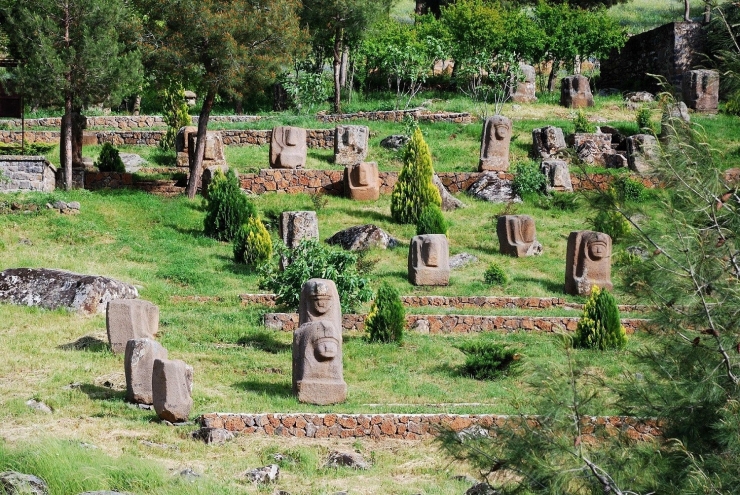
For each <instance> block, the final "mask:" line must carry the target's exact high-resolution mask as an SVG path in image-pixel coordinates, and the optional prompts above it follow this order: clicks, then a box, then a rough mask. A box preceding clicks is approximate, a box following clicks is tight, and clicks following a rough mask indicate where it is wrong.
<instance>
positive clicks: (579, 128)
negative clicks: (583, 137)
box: [573, 110, 596, 134]
mask: <svg viewBox="0 0 740 495" xmlns="http://www.w3.org/2000/svg"><path fill="white" fill-rule="evenodd" d="M573 126H574V127H575V131H574V132H578V133H581V132H584V133H587V134H592V133H594V132H596V126H595V125H594V124H593V123H591V122H589V120H588V118H587V117H586V114H585V113H584V112H583V110H578V113H576V116H575V117H573Z"/></svg>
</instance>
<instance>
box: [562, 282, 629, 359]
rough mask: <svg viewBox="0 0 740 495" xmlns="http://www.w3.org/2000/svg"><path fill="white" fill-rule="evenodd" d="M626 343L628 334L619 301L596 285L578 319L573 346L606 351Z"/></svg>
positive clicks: (622, 346) (621, 346)
mask: <svg viewBox="0 0 740 495" xmlns="http://www.w3.org/2000/svg"><path fill="white" fill-rule="evenodd" d="M626 345H627V334H626V332H625V330H624V327H623V326H622V322H621V321H620V319H619V308H617V301H616V300H615V299H614V296H612V295H611V294H610V293H609V291H607V290H601V289H599V288H598V287H594V288H593V289H591V296H590V297H589V298H588V301H587V302H586V305H585V307H584V308H583V315H582V316H581V319H580V320H579V321H578V327H577V328H576V335H575V337H574V338H573V346H574V347H581V348H588V349H599V350H602V351H604V350H607V349H623V348H624V346H626Z"/></svg>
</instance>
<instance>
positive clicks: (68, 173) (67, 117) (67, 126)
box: [60, 91, 72, 191]
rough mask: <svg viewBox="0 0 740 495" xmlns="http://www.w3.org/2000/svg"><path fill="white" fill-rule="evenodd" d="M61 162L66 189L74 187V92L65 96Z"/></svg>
mask: <svg viewBox="0 0 740 495" xmlns="http://www.w3.org/2000/svg"><path fill="white" fill-rule="evenodd" d="M62 119H63V122H62V137H61V139H62V142H61V149H62V153H61V157H60V158H61V162H62V169H63V170H64V189H66V190H67V191H69V190H71V189H72V93H71V92H69V91H68V92H67V94H66V95H65V97H64V117H62Z"/></svg>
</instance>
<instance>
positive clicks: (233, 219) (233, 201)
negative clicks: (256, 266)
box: [203, 169, 256, 241]
mask: <svg viewBox="0 0 740 495" xmlns="http://www.w3.org/2000/svg"><path fill="white" fill-rule="evenodd" d="M204 202H205V209H206V217H205V219H204V220H203V229H204V232H205V234H206V235H207V236H208V237H213V238H215V239H218V240H219V241H232V240H233V239H234V237H235V236H236V233H237V232H239V229H241V227H242V225H243V224H245V223H246V222H247V220H248V219H249V218H250V217H253V216H255V215H256V210H255V208H254V205H253V204H252V202H251V201H249V199H248V198H247V196H246V195H245V194H244V193H243V192H242V190H241V189H240V188H239V179H238V178H237V176H236V174H235V173H234V171H233V170H231V169H229V170H228V171H227V172H226V174H224V173H223V172H222V171H221V170H217V171H216V173H215V174H214V175H213V180H212V181H211V183H210V184H209V185H208V199H206V200H204Z"/></svg>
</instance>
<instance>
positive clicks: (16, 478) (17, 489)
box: [0, 471, 49, 495]
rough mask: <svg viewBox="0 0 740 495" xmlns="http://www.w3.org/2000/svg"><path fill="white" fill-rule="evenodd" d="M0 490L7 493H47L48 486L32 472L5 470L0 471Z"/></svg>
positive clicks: (8, 494) (42, 494)
mask: <svg viewBox="0 0 740 495" xmlns="http://www.w3.org/2000/svg"><path fill="white" fill-rule="evenodd" d="M0 492H2V493H5V494H7V495H48V493H49V487H48V486H46V482H45V481H44V480H42V479H41V478H39V477H37V476H33V475H32V474H23V473H18V472H16V471H5V472H3V473H0Z"/></svg>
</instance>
